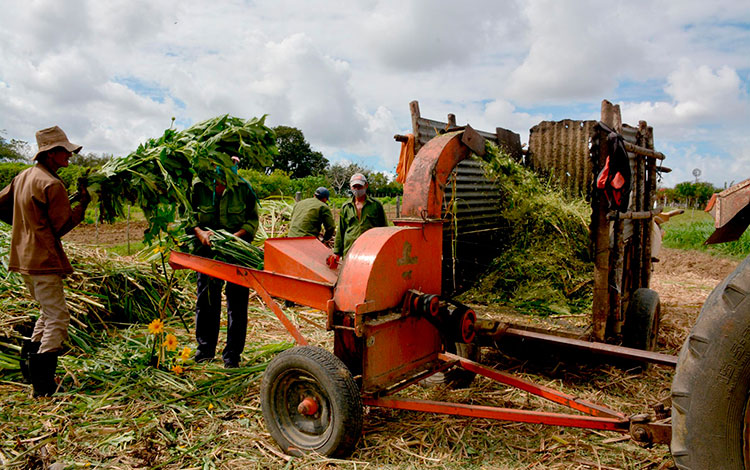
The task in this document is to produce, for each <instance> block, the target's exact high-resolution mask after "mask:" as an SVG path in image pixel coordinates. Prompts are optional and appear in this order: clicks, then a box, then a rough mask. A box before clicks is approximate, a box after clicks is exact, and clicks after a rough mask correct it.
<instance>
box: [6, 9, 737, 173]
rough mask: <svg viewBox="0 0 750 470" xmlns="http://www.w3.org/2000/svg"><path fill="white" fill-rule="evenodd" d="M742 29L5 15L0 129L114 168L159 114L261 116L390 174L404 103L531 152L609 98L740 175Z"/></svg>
mask: <svg viewBox="0 0 750 470" xmlns="http://www.w3.org/2000/svg"><path fill="white" fill-rule="evenodd" d="M748 23H750V4H748V3H747V2H737V1H736V0H717V2H705V1H703V0H700V1H699V0H685V1H681V2H672V1H667V0H657V1H655V2H645V1H640V0H639V1H634V2H629V3H619V4H617V3H615V4H612V3H602V2H596V1H594V0H584V1H578V0H557V1H553V0H528V1H520V0H506V1H502V2H496V1H493V0H480V1H477V2H471V3H469V4H459V3H456V2H448V1H447V0H440V1H427V0H406V1H403V0H402V1H396V0H369V1H367V2H345V1H341V0H338V1H330V0H329V1H320V2H308V1H305V0H279V1H276V2H259V3H254V2H243V1H233V2H213V3H207V2H201V1H198V0H181V1H179V2H178V1H176V0H170V1H159V2H151V1H148V0H130V1H126V0H113V1H108V2H94V1H93V0H71V1H69V2H55V1H52V0H6V2H4V5H3V15H1V16H0V129H6V130H7V134H6V135H7V136H8V137H12V138H20V139H24V140H29V141H32V142H33V136H34V131H35V130H36V129H38V128H41V127H44V126H46V125H49V124H50V122H52V123H54V124H59V125H61V126H62V127H63V128H64V129H65V130H66V131H67V132H68V134H69V135H70V137H71V139H74V141H75V140H78V141H79V143H81V144H82V145H84V147H85V151H93V152H97V153H103V152H106V153H115V154H118V155H122V154H125V153H128V152H130V151H132V150H133V149H135V147H136V146H137V145H138V143H140V142H142V141H143V140H145V139H146V138H148V137H154V136H158V135H160V134H161V133H162V132H163V130H164V129H165V128H166V127H168V126H169V123H170V118H171V117H172V116H176V117H177V118H178V122H180V123H185V122H196V121H199V120H203V119H206V118H209V117H213V116H216V115H219V114H224V113H230V114H234V115H237V116H242V117H252V116H257V115H260V114H266V113H267V114H269V118H268V121H267V122H268V123H269V124H270V125H277V124H284V125H291V126H296V127H299V128H300V129H302V130H303V132H304V133H305V136H306V137H307V139H308V140H309V141H310V143H311V144H312V146H313V148H316V149H318V150H321V151H323V152H324V154H325V155H326V156H327V157H329V158H331V159H334V160H335V159H340V158H347V159H350V160H352V161H357V162H358V163H363V164H366V165H368V166H370V167H371V168H373V169H379V170H391V169H392V168H393V167H394V166H395V161H396V159H397V157H398V149H399V145H398V144H397V143H396V142H394V141H393V135H394V134H396V133H403V132H408V131H410V128H411V122H410V117H409V108H408V103H409V102H410V101H411V100H414V99H417V100H419V102H420V106H421V108H422V112H423V114H424V115H425V116H427V117H431V118H435V119H440V120H444V119H445V115H446V114H447V113H454V114H456V116H457V119H458V122H459V123H466V122H468V123H470V124H471V125H472V126H474V127H475V128H478V129H482V130H488V131H492V130H493V129H494V128H495V127H503V128H507V129H510V130H513V131H514V132H518V133H519V134H521V140H522V141H526V140H527V138H528V129H529V128H530V127H532V126H533V125H535V124H537V123H538V122H539V121H541V120H548V119H552V120H558V119H563V118H571V119H585V118H588V117H590V115H591V114H592V112H591V110H592V109H593V110H596V109H598V104H599V102H600V101H601V99H603V98H607V99H609V100H611V101H613V102H620V103H621V104H622V109H623V114H624V118H625V121H626V122H631V123H632V122H636V123H637V121H638V120H639V119H646V120H648V121H649V123H650V124H651V125H653V126H654V127H655V134H656V138H657V147H658V148H660V147H661V146H662V145H664V146H667V145H674V149H675V150H676V151H679V152H683V153H684V149H685V148H686V147H687V146H689V145H693V144H694V146H693V147H691V149H692V150H691V152H692V153H690V155H692V156H691V157H690V158H695V159H699V158H704V159H711V158H715V159H719V160H718V161H724V162H725V163H726V162H728V161H731V162H742V164H744V162H748V161H750V156H749V155H747V153H746V152H747V151H746V150H741V149H744V148H748V147H750V145H748V144H750V143H748V142H747V139H748V138H747V137H744V136H745V135H747V129H748V128H750V115H749V113H748V108H747V102H748V100H747V87H748V76H747V70H750V28H747V27H746V26H744V27H743V26H742V25H743V24H745V25H746V24H748ZM60 25H63V26H62V27H61V26H60ZM623 83H626V84H627V85H623ZM128 86H129V87H130V88H128ZM624 88H627V90H624ZM582 109H583V110H584V112H585V114H584V115H582V111H581V110H582ZM594 114H596V113H594ZM706 161H708V160H706ZM695 162H696V164H697V163H698V160H695ZM670 163H672V162H670ZM684 164H685V165H690V164H693V160H684ZM678 165H679V167H678ZM682 165H683V161H682V160H680V161H678V160H677V159H675V163H672V166H673V167H675V174H678V172H679V171H683V169H682V167H681V166H682ZM707 165H708V163H707ZM724 167H726V168H730V167H732V165H730V164H725V165H724ZM735 169H736V171H738V172H741V171H743V169H742V167H741V165H740V166H739V167H736V168H735ZM689 170H692V168H690V169H689ZM707 171H708V170H707ZM708 172H709V173H710V172H711V171H708Z"/></svg>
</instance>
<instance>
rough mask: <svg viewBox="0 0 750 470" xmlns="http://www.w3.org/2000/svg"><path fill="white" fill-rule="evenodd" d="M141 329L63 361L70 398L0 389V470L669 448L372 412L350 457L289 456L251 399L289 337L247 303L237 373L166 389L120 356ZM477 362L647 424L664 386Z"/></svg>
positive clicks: (512, 402)
mask: <svg viewBox="0 0 750 470" xmlns="http://www.w3.org/2000/svg"><path fill="white" fill-rule="evenodd" d="M289 310H290V313H291V316H292V318H293V319H294V321H295V322H296V323H297V324H298V325H299V326H300V328H301V330H302V332H303V334H304V335H305V336H306V337H307V338H309V339H310V340H311V343H313V344H318V345H322V346H325V347H329V348H330V345H331V338H330V334H329V333H328V332H326V331H325V330H324V328H323V325H324V323H325V317H324V315H323V314H322V313H321V312H317V311H312V310H309V309H305V308H293V309H289ZM303 319H304V320H303ZM144 329H145V328H134V329H130V330H121V331H119V332H117V333H116V334H114V335H113V336H110V337H108V338H106V340H104V338H103V341H102V347H101V348H100V350H99V351H97V353H95V354H93V355H91V356H86V355H80V356H75V357H74V356H69V357H65V358H64V359H63V360H62V366H63V367H64V369H65V370H66V373H67V374H66V378H65V384H66V385H67V386H68V387H69V389H70V391H69V392H68V393H64V394H60V395H58V396H57V397H55V398H52V399H39V400H34V399H30V398H28V394H29V387H28V386H25V385H22V384H19V383H17V382H16V381H15V380H6V381H4V382H2V383H0V390H2V392H1V394H2V398H0V402H1V403H2V409H3V412H2V417H0V418H1V419H0V443H1V444H2V449H3V450H2V451H0V459H2V461H3V465H4V467H5V468H46V466H45V465H46V464H49V463H51V462H55V461H57V462H62V463H64V464H65V465H66V466H67V468H108V469H130V468H182V469H185V468H195V469H198V468H219V469H230V468H295V469H303V468H304V469H308V468H309V469H322V468H342V469H343V468H399V469H412V468H413V469H418V468H419V469H422V468H436V469H437V468H441V469H442V468H456V469H458V468H503V469H542V468H554V469H577V468H580V469H587V468H592V469H595V468H603V469H606V468H620V469H636V468H637V469H640V468H654V469H656V468H669V465H670V462H671V458H670V457H669V452H668V449H667V447H666V446H663V445H662V446H655V447H653V448H645V447H642V446H639V445H636V444H634V443H632V442H630V441H629V440H627V439H625V440H624V439H623V438H622V436H621V435H620V434H617V433H611V432H598V431H588V430H578V429H565V428H559V427H549V426H542V425H528V424H521V423H507V422H497V421H491V420H486V419H470V418H460V417H450V416H442V415H434V414H424V413H415V412H405V411H395V410H387V409H379V408H369V409H367V410H366V415H365V428H364V433H363V436H362V439H361V441H360V443H359V445H358V446H357V449H356V450H355V452H354V454H353V455H352V456H351V458H350V459H348V460H345V461H340V460H330V459H325V458H323V457H319V456H308V457H305V458H291V457H289V456H286V455H284V454H282V453H280V452H279V451H278V448H277V447H276V445H275V443H274V442H273V440H272V439H271V437H270V435H269V434H268V433H267V431H266V429H265V426H264V424H263V420H262V415H261V412H260V403H259V399H258V393H259V383H260V380H259V379H260V374H261V371H262V368H263V367H264V364H265V361H267V360H268V357H269V356H267V355H264V353H263V350H262V348H263V347H264V346H267V345H277V344H279V343H281V342H284V341H288V338H289V336H288V334H287V333H286V331H285V330H283V328H282V327H281V325H280V323H279V322H278V320H277V319H276V318H275V317H274V316H273V314H272V313H270V312H269V311H268V310H266V309H265V308H263V307H262V306H261V305H260V304H259V303H258V301H257V299H255V300H253V301H252V306H251V308H250V328H249V331H248V341H249V344H248V346H247V347H246V350H245V354H244V355H243V359H244V360H243V368H241V369H239V370H237V371H225V370H224V369H223V368H221V367H220V364H219V363H212V364H208V365H202V364H201V365H194V364H193V365H190V366H189V368H188V371H187V373H186V375H185V377H175V376H174V375H170V374H169V373H166V372H161V371H157V370H155V369H153V368H150V367H144V366H140V365H139V364H138V361H137V358H136V359H133V363H127V360H126V358H127V357H128V354H129V353H133V354H135V355H138V354H142V353H143V352H144V350H145V349H147V348H145V349H144V348H143V347H141V348H139V347H138V346H137V344H138V343H139V342H140V343H143V344H145V336H146V333H145V332H144V331H143V330H144ZM172 329H173V330H174V332H175V333H177V335H178V337H179V339H180V343H181V344H182V343H190V342H191V335H189V334H187V333H186V332H185V331H184V329H181V327H180V326H179V324H178V323H177V322H174V324H173V325H172ZM127 338H131V339H130V340H128V339H127ZM128 345H130V346H128ZM220 347H221V345H220ZM279 347H282V348H283V347H285V346H284V345H283V344H282V345H280V346H279ZM259 351H260V353H259ZM483 362H484V363H485V364H488V365H492V366H495V367H497V368H498V369H500V370H504V371H512V372H514V373H516V374H518V375H519V376H521V377H523V378H526V379H529V380H534V381H536V382H537V383H540V384H542V385H546V386H549V387H553V388H555V389H558V390H562V391H564V392H566V393H570V394H573V395H577V396H579V397H581V398H583V399H586V400H591V401H595V402H599V403H603V404H606V405H608V406H610V407H612V408H615V409H617V410H619V411H624V412H626V413H642V412H648V406H647V405H648V404H649V403H656V402H658V401H659V400H661V399H663V398H665V397H666V396H667V395H668V390H669V383H670V380H671V373H670V371H669V370H665V369H663V368H656V367H654V368H651V369H650V370H648V371H647V372H645V373H642V374H636V373H632V371H631V372H628V371H623V370H620V369H617V368H615V367H613V366H609V365H601V364H591V363H588V364H587V363H580V362H578V363H576V362H573V363H571V362H567V363H565V364H563V363H558V362H557V361H556V360H555V359H554V358H552V359H550V358H547V359H545V360H542V361H534V362H530V361H526V360H523V359H515V358H510V357H506V356H504V355H502V354H501V353H498V352H494V351H490V350H485V352H484V357H483ZM233 377H234V378H235V379H236V380H234V381H232V379H233ZM212 384H213V385H212ZM196 392H200V393H199V394H196ZM402 394H404V395H406V396H409V397H414V398H423V399H431V400H451V401H458V402H461V403H473V404H488V405H490V404H491V405H497V406H507V407H523V408H525V409H533V410H546V411H562V412H568V410H566V409H563V408H561V407H559V406H557V405H554V404H549V403H548V402H545V401H543V400H540V399H538V398H536V397H533V396H531V395H529V394H527V393H526V392H521V391H518V390H516V389H511V388H508V387H506V386H503V385H499V384H496V383H494V382H491V381H489V380H486V379H483V378H480V379H477V380H475V382H474V384H473V385H472V387H471V388H468V389H463V390H455V391H453V390H449V389H448V388H446V387H445V386H434V387H422V386H414V387H411V388H410V389H407V390H406V391H404V392H402Z"/></svg>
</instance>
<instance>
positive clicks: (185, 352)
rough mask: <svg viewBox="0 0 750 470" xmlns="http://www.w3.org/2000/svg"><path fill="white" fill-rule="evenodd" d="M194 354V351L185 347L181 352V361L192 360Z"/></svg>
mask: <svg viewBox="0 0 750 470" xmlns="http://www.w3.org/2000/svg"><path fill="white" fill-rule="evenodd" d="M192 353H193V350H192V349H190V348H189V347H187V346H185V347H184V348H182V351H181V352H180V359H181V360H183V361H187V360H188V359H190V355H191V354H192Z"/></svg>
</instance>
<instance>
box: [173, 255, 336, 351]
mask: <svg viewBox="0 0 750 470" xmlns="http://www.w3.org/2000/svg"><path fill="white" fill-rule="evenodd" d="M169 265H170V266H171V267H172V269H192V270H193V271H197V272H199V273H203V274H208V275H209V276H212V277H215V278H217V279H223V280H225V281H228V282H231V283H233V284H237V285H240V286H245V287H249V288H251V289H253V290H254V291H256V292H257V293H258V294H259V295H260V296H261V298H262V299H263V302H264V303H265V304H266V305H267V306H268V307H269V308H270V309H271V310H272V311H273V312H274V314H275V315H276V317H277V318H278V319H279V321H281V323H282V324H283V325H284V327H285V328H286V329H287V331H289V334H291V335H292V337H293V338H294V339H295V341H297V343H298V344H300V345H303V346H304V345H307V344H308V343H307V340H306V339H305V338H304V337H303V336H302V334H301V333H300V332H299V329H297V327H296V326H295V325H294V323H292V322H291V321H290V320H289V318H287V316H286V315H284V311H283V310H281V307H279V305H278V304H277V303H276V301H274V300H273V298H272V297H271V296H272V295H273V296H276V297H281V298H284V299H288V300H294V301H295V302H297V303H300V304H303V305H308V306H310V307H313V308H318V309H320V310H325V309H326V308H327V305H328V301H329V300H330V299H331V297H332V296H333V286H330V285H327V284H322V283H318V282H314V281H307V280H304V279H297V278H293V277H291V276H284V275H281V274H275V273H267V272H265V271H258V270H257V269H250V268H245V267H243V266H238V265H234V264H229V263H223V262H221V261H216V260H213V259H208V258H203V257H200V256H195V255H191V254H188V253H180V252H177V251H173V252H171V253H170V255H169Z"/></svg>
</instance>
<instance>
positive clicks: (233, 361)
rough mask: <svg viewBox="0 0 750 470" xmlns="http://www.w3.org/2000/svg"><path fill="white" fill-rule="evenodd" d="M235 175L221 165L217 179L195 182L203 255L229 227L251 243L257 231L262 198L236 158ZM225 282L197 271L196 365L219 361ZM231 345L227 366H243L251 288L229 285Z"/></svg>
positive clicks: (195, 224)
mask: <svg viewBox="0 0 750 470" xmlns="http://www.w3.org/2000/svg"><path fill="white" fill-rule="evenodd" d="M232 158H233V160H234V163H235V165H234V167H232V169H231V171H232V173H233V174H232V175H230V178H228V177H227V175H226V173H225V172H224V170H223V169H222V168H221V167H218V166H217V167H216V171H215V173H214V174H213V181H209V182H205V181H202V180H200V179H198V178H196V180H195V181H194V183H193V188H192V191H191V195H190V199H191V201H190V202H191V205H192V212H191V215H190V220H189V222H188V229H187V230H188V232H190V231H192V232H193V233H195V236H196V237H197V238H198V240H199V241H200V242H201V244H202V245H203V248H204V251H203V252H202V253H201V252H199V253H198V254H202V255H203V256H207V257H210V256H211V235H212V234H213V230H219V229H224V230H226V231H228V232H230V233H232V234H233V235H235V236H236V237H239V238H242V239H243V240H245V241H247V242H252V241H253V238H254V237H255V232H256V230H257V229H258V208H257V198H256V196H255V192H254V191H253V188H252V187H251V186H250V183H249V182H247V181H246V180H245V179H244V178H242V177H240V176H239V175H238V174H237V165H236V164H237V163H238V162H239V158H238V157H232ZM223 286H224V281H222V280H220V279H216V278H213V277H211V276H208V275H206V274H202V273H198V280H197V290H198V299H197V302H196V306H195V338H196V340H197V342H198V348H197V350H196V353H195V361H196V362H204V361H210V360H212V359H213V358H214V354H215V352H216V345H217V342H218V339H219V321H220V317H221V291H222V288H223ZM225 294H226V301H227V342H226V346H225V347H224V351H223V354H222V357H223V359H224V366H225V367H226V368H234V367H239V362H240V355H241V354H242V350H243V349H244V348H245V335H246V333H247V302H248V298H249V294H250V292H249V290H248V288H247V287H243V286H239V285H237V284H232V283H230V282H227V283H226V289H225Z"/></svg>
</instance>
